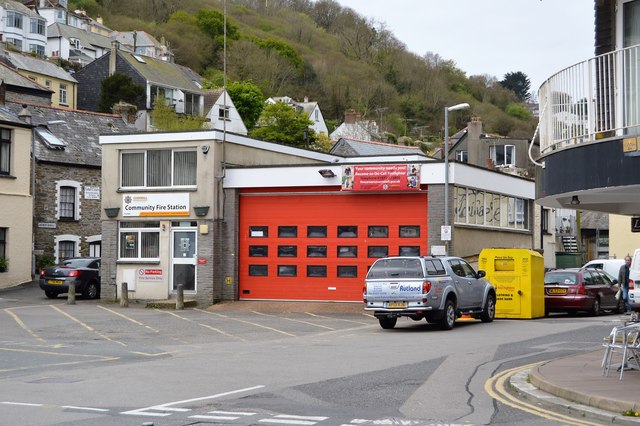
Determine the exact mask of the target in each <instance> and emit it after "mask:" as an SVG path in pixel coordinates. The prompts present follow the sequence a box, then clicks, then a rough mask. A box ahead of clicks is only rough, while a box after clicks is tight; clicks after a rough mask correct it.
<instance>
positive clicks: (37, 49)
mask: <svg viewBox="0 0 640 426" xmlns="http://www.w3.org/2000/svg"><path fill="white" fill-rule="evenodd" d="M29 52H31V53H35V54H36V55H38V56H44V46H40V45H39V44H30V45H29Z"/></svg>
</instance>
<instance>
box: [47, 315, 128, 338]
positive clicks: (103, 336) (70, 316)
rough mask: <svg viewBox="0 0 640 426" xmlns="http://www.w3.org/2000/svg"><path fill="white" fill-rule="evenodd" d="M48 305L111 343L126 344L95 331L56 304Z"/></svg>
mask: <svg viewBox="0 0 640 426" xmlns="http://www.w3.org/2000/svg"><path fill="white" fill-rule="evenodd" d="M49 306H51V309H53V310H55V311H58V312H60V313H61V314H62V315H64V316H66V317H67V318H69V319H70V320H72V321H75V322H77V323H78V324H80V325H81V326H82V327H84V328H86V329H87V330H88V331H91V332H93V333H95V334H97V335H98V336H100V337H102V338H103V339H105V340H108V341H110V342H113V343H117V344H119V345H122V346H127V344H126V343H122V342H120V341H118V340H114V339H112V338H110V337H108V336H105V335H104V334H102V333H100V332H99V331H97V330H96V329H94V328H93V327H91V326H89V325H87V324H85V323H83V322H82V321H80V320H79V319H77V318H76V317H74V316H73V315H71V314H69V313H67V312H65V311H63V310H62V309H60V308H58V307H57V306H55V305H49Z"/></svg>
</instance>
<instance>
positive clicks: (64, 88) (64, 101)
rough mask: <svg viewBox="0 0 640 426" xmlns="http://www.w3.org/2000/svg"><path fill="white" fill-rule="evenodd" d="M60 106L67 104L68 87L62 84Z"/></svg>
mask: <svg viewBox="0 0 640 426" xmlns="http://www.w3.org/2000/svg"><path fill="white" fill-rule="evenodd" d="M60 104H61V105H66V104H67V85H66V84H63V83H60Z"/></svg>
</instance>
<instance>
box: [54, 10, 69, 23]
mask: <svg viewBox="0 0 640 426" xmlns="http://www.w3.org/2000/svg"><path fill="white" fill-rule="evenodd" d="M56 22H58V23H59V24H66V23H67V20H66V17H65V11H64V10H62V9H58V10H57V11H56Z"/></svg>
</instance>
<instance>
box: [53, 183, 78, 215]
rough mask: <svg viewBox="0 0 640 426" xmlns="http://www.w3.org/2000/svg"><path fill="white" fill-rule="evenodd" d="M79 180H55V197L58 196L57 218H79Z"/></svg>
mask: <svg viewBox="0 0 640 426" xmlns="http://www.w3.org/2000/svg"><path fill="white" fill-rule="evenodd" d="M80 186H81V184H80V182H75V181H67V180H65V181H58V182H56V189H57V198H58V203H57V206H58V212H57V213H58V215H57V219H59V220H78V219H80V205H79V204H80V200H79V193H80Z"/></svg>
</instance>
